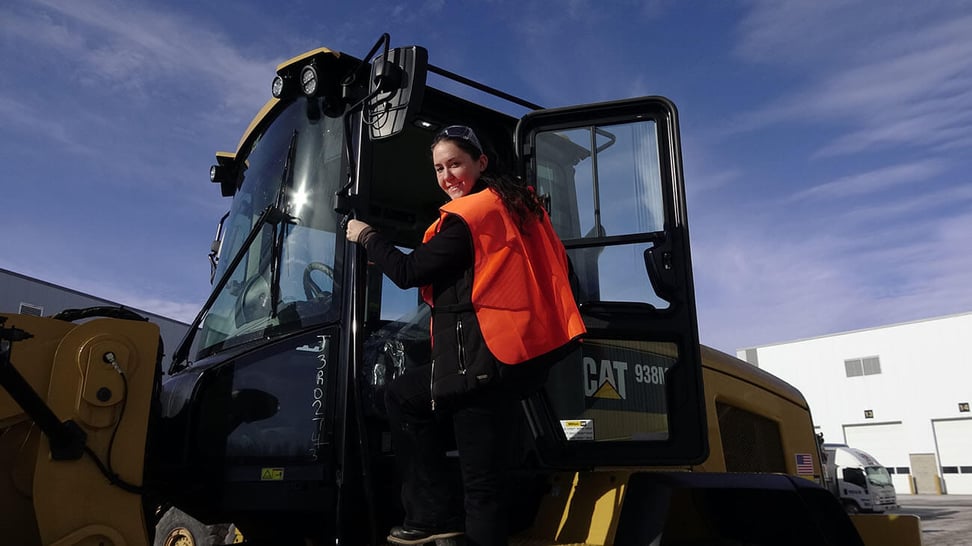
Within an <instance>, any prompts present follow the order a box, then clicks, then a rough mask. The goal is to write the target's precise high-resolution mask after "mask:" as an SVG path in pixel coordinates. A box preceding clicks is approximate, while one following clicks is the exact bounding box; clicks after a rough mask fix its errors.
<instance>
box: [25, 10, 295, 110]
mask: <svg viewBox="0 0 972 546" xmlns="http://www.w3.org/2000/svg"><path fill="white" fill-rule="evenodd" d="M36 3H37V4H40V5H42V6H44V7H45V8H46V9H47V10H49V12H50V14H51V16H50V17H35V18H30V19H25V20H24V22H26V23H27V25H28V26H26V27H25V28H23V30H22V32H21V35H22V36H23V37H25V38H27V39H29V40H30V41H31V42H33V43H35V44H38V45H43V46H45V47H51V46H53V47H56V48H58V49H60V50H62V51H65V52H66V53H68V54H69V55H70V56H72V57H75V56H76V58H77V59H78V60H79V61H81V62H83V63H84V65H85V67H86V68H87V69H89V70H90V76H89V77H90V78H91V81H92V82H93V83H104V84H110V85H118V86H122V87H123V88H125V89H129V90H140V91H142V92H146V93H147V92H148V90H149V89H150V88H151V87H152V86H153V84H155V83H157V82H158V81H159V80H161V79H165V80H167V82H166V83H168V84H175V85H177V86H178V85H179V84H180V83H181V87H182V88H183V89H184V90H185V91H192V90H193V89H194V86H196V85H200V84H202V85H207V86H213V87H215V88H218V89H220V91H221V93H220V96H222V97H224V101H225V102H224V104H225V105H226V107H227V108H230V109H232V110H234V111H236V110H238V109H245V110H247V111H250V110H252V109H253V97H258V96H261V95H264V94H265V91H266V80H267V72H268V67H271V68H272V67H273V66H274V65H275V64H276V63H277V62H278V61H279V60H280V59H267V58H262V59H261V58H258V59H253V58H251V57H248V56H243V55H242V54H241V53H240V51H239V50H238V49H237V48H235V47H233V46H232V45H231V44H230V43H229V42H228V40H227V38H226V37H225V36H224V35H222V34H221V33H220V32H219V31H218V30H217V29H215V28H211V27H208V26H207V25H206V24H205V23H204V22H201V21H197V20H193V19H191V18H189V17H188V16H182V15H178V14H175V13H173V12H171V11H163V10H161V9H155V8H154V7H153V6H154V5H152V4H137V3H136V4H127V5H126V8H125V9H124V10H120V9H118V7H117V6H116V5H115V4H113V3H109V2H103V1H90V2H84V3H78V2H70V1H66V0H36ZM55 18H56V19H57V20H58V21H57V22H55ZM50 36H54V37H56V38H57V39H56V40H51V41H46V40H45V39H44V38H46V37H50Z"/></svg>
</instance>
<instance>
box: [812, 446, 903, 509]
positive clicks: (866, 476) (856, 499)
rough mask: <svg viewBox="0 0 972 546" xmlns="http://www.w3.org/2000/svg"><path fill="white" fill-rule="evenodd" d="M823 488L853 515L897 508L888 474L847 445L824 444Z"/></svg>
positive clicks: (862, 451) (872, 460) (865, 453)
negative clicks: (824, 486) (828, 490)
mask: <svg viewBox="0 0 972 546" xmlns="http://www.w3.org/2000/svg"><path fill="white" fill-rule="evenodd" d="M823 449H824V476H825V482H826V483H825V485H826V487H827V488H828V489H830V490H831V491H832V492H833V493H834V495H836V496H837V498H839V499H840V501H841V503H843V505H844V508H845V509H846V510H847V511H848V512H849V513H852V514H856V513H858V512H878V513H881V512H888V511H891V510H896V509H897V508H898V495H897V493H896V492H895V491H894V484H893V483H892V482H891V474H890V473H888V469H887V468H885V467H884V466H882V465H881V463H879V462H878V460H877V459H875V458H874V457H873V456H872V455H871V454H870V453H868V452H866V451H864V450H862V449H858V448H856V447H850V446H848V445H847V444H824V445H823Z"/></svg>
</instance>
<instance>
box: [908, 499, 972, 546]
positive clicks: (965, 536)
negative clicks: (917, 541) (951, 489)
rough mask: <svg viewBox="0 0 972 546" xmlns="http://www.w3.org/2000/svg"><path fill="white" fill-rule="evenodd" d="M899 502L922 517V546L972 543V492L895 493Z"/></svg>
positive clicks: (960, 545)
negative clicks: (936, 493)
mask: <svg viewBox="0 0 972 546" xmlns="http://www.w3.org/2000/svg"><path fill="white" fill-rule="evenodd" d="M898 504H899V505H901V513H902V514H915V515H916V516H918V517H920V518H921V541H922V545H923V546H972V495H898Z"/></svg>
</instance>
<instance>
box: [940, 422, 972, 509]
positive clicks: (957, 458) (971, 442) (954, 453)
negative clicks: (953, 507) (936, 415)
mask: <svg viewBox="0 0 972 546" xmlns="http://www.w3.org/2000/svg"><path fill="white" fill-rule="evenodd" d="M932 427H934V429H935V447H936V449H937V450H938V462H939V464H941V471H942V481H943V482H945V484H944V487H943V489H944V490H945V492H946V493H948V494H951V495H969V494H972V419H958V420H948V421H932Z"/></svg>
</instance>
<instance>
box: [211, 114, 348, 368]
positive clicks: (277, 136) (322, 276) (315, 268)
mask: <svg viewBox="0 0 972 546" xmlns="http://www.w3.org/2000/svg"><path fill="white" fill-rule="evenodd" d="M323 111H324V104H323V99H305V98H300V99H298V100H296V101H295V102H294V103H292V104H290V105H289V106H288V107H287V108H285V109H284V110H283V111H282V112H281V113H280V114H279V116H278V117H277V118H276V119H275V120H274V121H273V122H272V123H271V124H270V125H269V126H267V127H266V128H265V130H263V132H262V133H261V134H259V135H258V136H257V138H255V139H254V140H253V143H252V144H251V145H250V146H249V147H248V148H246V149H244V150H241V152H240V155H239V156H238V157H237V162H238V163H239V164H240V165H242V170H243V172H242V173H241V175H240V176H241V179H242V182H241V185H240V187H239V190H238V191H237V192H236V195H235V196H234V198H233V204H232V207H231V209H230V213H229V216H228V217H227V218H226V221H225V224H224V225H225V229H224V235H223V240H222V247H221V249H220V260H219V265H218V267H217V270H216V277H215V278H216V279H217V280H218V279H221V278H222V277H223V276H224V275H229V282H227V283H226V284H225V287H224V288H223V289H222V291H221V292H220V293H219V294H218V296H217V297H216V299H215V301H214V303H213V305H212V307H211V308H210V309H209V310H208V312H207V314H206V316H205V318H204V320H203V322H202V329H201V331H200V336H199V337H200V339H199V345H198V347H199V352H198V355H197V356H198V357H199V358H202V357H204V356H208V355H210V354H212V353H214V352H216V351H218V350H220V349H221V348H225V347H229V346H234V345H238V344H239V343H243V342H246V341H249V340H252V339H257V338H262V337H265V336H275V335H281V334H285V333H288V332H293V331H295V330H298V329H301V328H304V327H307V326H309V325H313V324H319V323H321V322H325V321H329V320H334V317H335V316H336V305H337V302H336V301H335V300H336V299H337V297H338V295H339V287H338V286H337V285H336V283H335V279H337V278H340V272H339V271H338V270H339V269H340V268H339V264H338V263H337V262H336V258H335V256H336V253H335V246H336V244H337V243H336V241H337V238H336V237H335V234H336V232H337V229H338V228H337V226H338V224H339V222H340V218H339V217H338V215H337V213H335V212H334V210H333V207H334V205H333V202H332V200H333V196H334V193H335V191H337V190H338V189H339V188H340V185H341V184H340V183H341V176H342V172H343V169H342V151H343V146H344V144H343V126H342V123H341V118H340V117H338V118H331V117H327V116H324V115H322V114H321V112H323ZM268 207H276V208H277V209H278V211H279V212H282V213H284V214H283V215H280V214H271V215H269V216H267V218H269V220H266V221H264V222H263V223H262V225H260V224H261V222H260V220H259V219H260V217H261V215H263V213H264V212H265V211H266V210H267V209H268ZM254 230H256V232H255V233H253V232H254ZM251 236H253V239H252V243H251V244H250V245H249V246H248V247H247V248H242V247H243V245H244V244H245V243H246V241H247V239H248V238H250V237H251ZM241 252H242V253H243V254H242V259H241V260H240V261H239V263H238V265H236V267H234V268H233V270H232V271H226V269H228V268H229V267H230V266H231V264H232V263H233V262H234V261H235V260H234V258H235V257H236V256H237V255H238V254H239V253H241ZM217 285H218V283H217Z"/></svg>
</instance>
